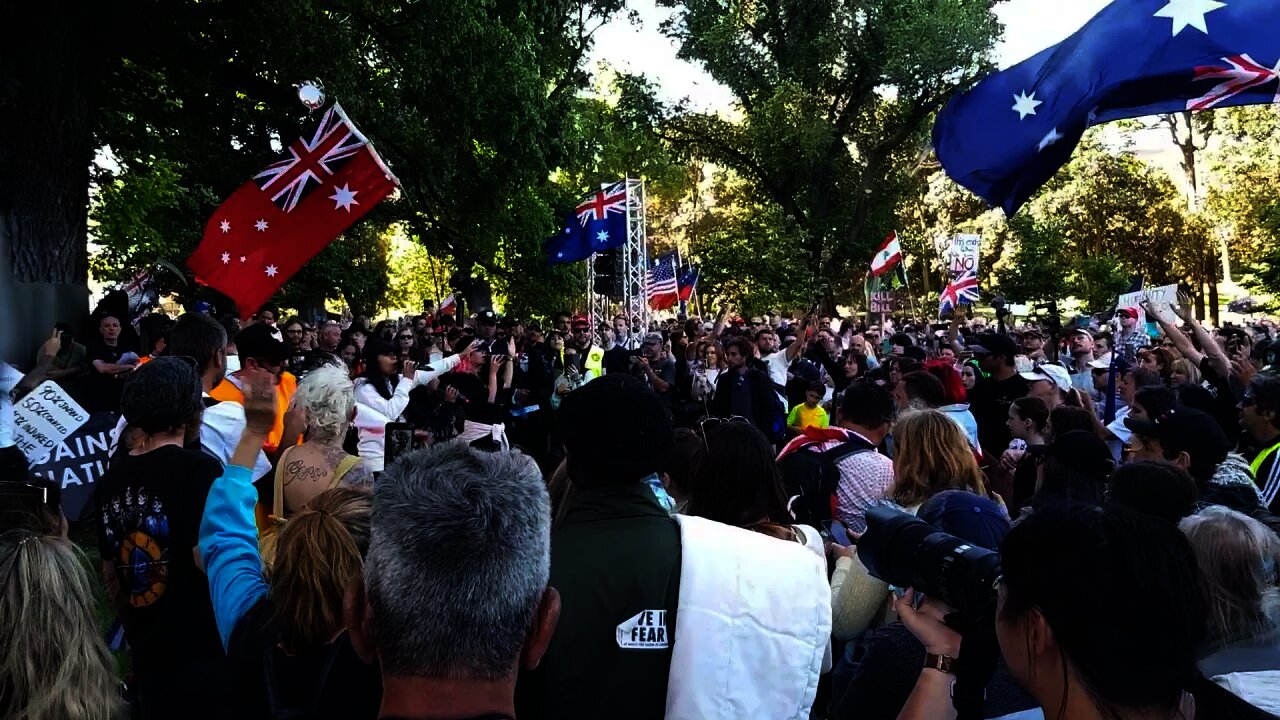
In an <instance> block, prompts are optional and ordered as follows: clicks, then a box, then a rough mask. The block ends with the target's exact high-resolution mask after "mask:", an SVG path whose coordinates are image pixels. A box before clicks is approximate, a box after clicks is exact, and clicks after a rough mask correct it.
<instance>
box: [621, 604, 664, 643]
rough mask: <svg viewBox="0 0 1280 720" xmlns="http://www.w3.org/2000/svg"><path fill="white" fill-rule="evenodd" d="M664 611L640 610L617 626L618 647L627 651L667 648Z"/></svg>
mask: <svg viewBox="0 0 1280 720" xmlns="http://www.w3.org/2000/svg"><path fill="white" fill-rule="evenodd" d="M667 636H668V632H667V611H666V610H641V611H640V612H639V613H638V614H636V616H635V617H633V618H631V619H630V620H626V621H624V622H622V623H619V624H618V647H620V648H626V649H629V650H662V649H665V648H667V647H668V646H669V643H668V638H667Z"/></svg>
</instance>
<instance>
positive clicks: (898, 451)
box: [831, 410, 987, 640]
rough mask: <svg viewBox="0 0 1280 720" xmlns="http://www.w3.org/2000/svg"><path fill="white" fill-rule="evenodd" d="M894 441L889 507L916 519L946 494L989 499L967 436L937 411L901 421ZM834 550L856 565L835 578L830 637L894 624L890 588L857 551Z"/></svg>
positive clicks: (839, 571)
mask: <svg viewBox="0 0 1280 720" xmlns="http://www.w3.org/2000/svg"><path fill="white" fill-rule="evenodd" d="M893 440H894V447H895V452H894V455H893V484H892V485H890V486H889V489H888V491H887V492H886V499H887V500H888V501H890V502H894V503H897V504H898V505H901V506H902V507H903V508H905V509H906V510H907V511H908V512H910V513H912V514H915V512H916V511H917V510H919V509H920V506H921V505H923V504H924V502H925V501H926V500H928V499H929V498H931V497H933V496H934V495H937V494H938V493H940V492H943V491H945V490H967V491H969V492H972V493H975V494H978V495H984V496H985V495H986V494H987V492H986V485H985V483H984V482H983V480H982V471H981V470H980V469H979V468H978V461H977V460H976V459H974V456H973V450H972V449H971V448H970V446H969V440H968V438H966V437H965V433H964V430H962V429H961V428H960V425H959V424H958V423H956V421H954V420H952V419H951V418H949V417H947V416H946V415H944V414H942V413H940V412H938V411H937V410H915V411H912V412H908V413H905V414H903V415H899V416H898V420H897V422H896V423H895V424H894V426H893ZM834 550H835V552H836V553H837V554H839V555H843V556H845V557H849V558H851V559H852V560H853V562H852V563H850V564H846V563H841V562H837V564H836V573H835V574H833V575H832V578H831V615H832V633H831V634H832V635H834V636H835V637H836V639H838V640H852V639H853V638H856V637H858V636H859V635H861V634H862V633H863V632H865V631H866V630H867V629H868V628H871V627H874V626H877V625H880V624H883V623H885V622H889V621H890V620H891V619H892V611H891V609H890V608H891V602H890V599H889V598H890V596H889V586H888V585H887V584H885V583H884V582H882V581H881V580H878V579H876V578H873V577H871V575H870V574H869V573H868V572H867V569H866V567H865V566H864V565H863V564H862V562H861V561H859V560H858V559H857V553H856V550H855V547H849V548H840V547H836V548H834Z"/></svg>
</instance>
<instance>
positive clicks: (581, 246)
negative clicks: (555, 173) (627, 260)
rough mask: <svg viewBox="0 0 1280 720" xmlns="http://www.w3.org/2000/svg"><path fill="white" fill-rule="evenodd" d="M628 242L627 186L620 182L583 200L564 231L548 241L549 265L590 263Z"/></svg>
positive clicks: (575, 209) (566, 221) (568, 220)
mask: <svg viewBox="0 0 1280 720" xmlns="http://www.w3.org/2000/svg"><path fill="white" fill-rule="evenodd" d="M626 242H627V182H626V181H625V180H620V181H618V182H616V183H614V184H612V185H609V186H608V187H605V188H604V189H602V190H597V191H596V192H593V193H591V194H590V195H588V196H586V197H585V198H583V199H582V202H581V203H579V204H578V207H576V208H574V210H573V212H572V213H570V214H569V217H568V218H566V219H565V221H564V228H563V229H561V230H560V232H559V233H557V234H556V235H555V236H553V237H551V238H550V239H548V240H547V261H548V262H549V263H550V264H552V265H556V264H559V263H569V262H577V261H578V260H586V259H587V258H589V257H591V256H592V255H593V254H595V253H598V252H601V251H603V250H608V249H609V248H615V247H620V246H622V245H625V244H626Z"/></svg>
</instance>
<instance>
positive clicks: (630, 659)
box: [516, 483, 680, 720]
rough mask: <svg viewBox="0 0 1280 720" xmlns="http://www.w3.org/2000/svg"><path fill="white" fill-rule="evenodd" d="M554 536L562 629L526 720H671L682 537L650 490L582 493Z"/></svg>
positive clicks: (521, 699) (525, 695) (527, 702)
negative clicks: (668, 719) (670, 685)
mask: <svg viewBox="0 0 1280 720" xmlns="http://www.w3.org/2000/svg"><path fill="white" fill-rule="evenodd" d="M568 502H569V507H568V510H567V511H566V514H565V518H564V520H563V522H562V524H561V526H560V527H559V528H558V529H557V530H556V531H555V532H554V533H553V534H552V536H551V587H554V588H555V589H556V590H557V591H559V593H560V603H561V606H560V622H559V624H558V625H557V626H556V630H555V635H554V636H553V637H552V639H551V645H550V647H549V648H548V649H547V654H546V655H545V656H544V657H543V659H542V663H541V664H540V665H539V667H538V669H537V670H534V671H522V672H521V673H520V677H519V681H518V683H517V685H516V716H517V717H519V718H520V719H521V720H531V719H535V718H570V719H572V718H610V719H611V720H616V719H618V718H662V717H663V715H664V713H665V710H666V698H667V673H668V671H669V669H670V666H671V648H672V646H673V643H674V638H672V631H673V630H674V628H675V610H676V602H677V600H678V599H679V590H680V528H679V527H678V526H677V525H676V523H675V521H674V520H673V519H671V517H670V516H669V515H668V514H667V512H666V510H664V509H663V508H662V506H661V505H659V504H658V502H657V500H656V499H655V498H654V495H653V491H652V490H650V489H649V487H648V486H646V485H644V484H642V483H636V484H632V485H624V486H619V487H606V488H596V489H591V490H580V491H577V492H575V493H574V494H573V495H572V496H571V497H570V499H569V500H568Z"/></svg>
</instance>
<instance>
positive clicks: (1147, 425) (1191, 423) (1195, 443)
mask: <svg viewBox="0 0 1280 720" xmlns="http://www.w3.org/2000/svg"><path fill="white" fill-rule="evenodd" d="M1124 425H1125V427H1127V428H1129V429H1130V430H1132V431H1133V433H1134V434H1135V435H1141V436H1142V437H1147V438H1152V439H1155V440H1159V441H1160V446H1161V447H1162V448H1164V451H1165V452H1166V453H1169V454H1177V453H1180V452H1184V451H1185V452H1186V453H1187V455H1190V456H1191V458H1192V462H1193V463H1207V464H1212V465H1217V464H1218V463H1220V462H1222V461H1223V459H1225V458H1226V457H1227V453H1228V452H1230V451H1231V441H1229V440H1227V434H1226V433H1225V432H1223V431H1222V426H1221V425H1220V424H1218V421H1217V420H1214V419H1213V416H1212V415H1209V414H1208V413H1205V412H1203V411H1200V410H1196V409H1194V408H1188V407H1178V408H1173V409H1171V410H1169V411H1167V412H1165V413H1164V414H1162V415H1160V416H1159V417H1156V418H1134V417H1130V418H1125V421H1124Z"/></svg>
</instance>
